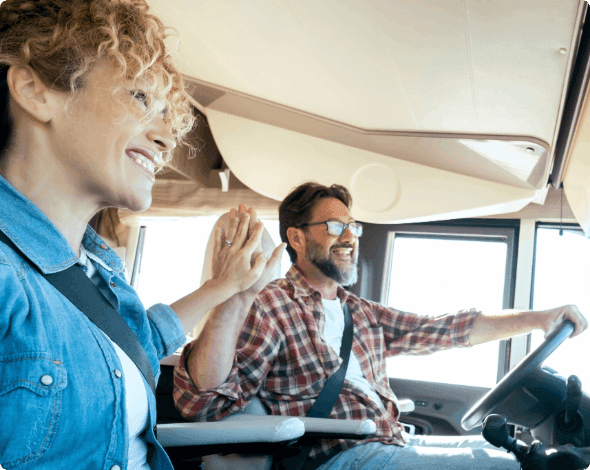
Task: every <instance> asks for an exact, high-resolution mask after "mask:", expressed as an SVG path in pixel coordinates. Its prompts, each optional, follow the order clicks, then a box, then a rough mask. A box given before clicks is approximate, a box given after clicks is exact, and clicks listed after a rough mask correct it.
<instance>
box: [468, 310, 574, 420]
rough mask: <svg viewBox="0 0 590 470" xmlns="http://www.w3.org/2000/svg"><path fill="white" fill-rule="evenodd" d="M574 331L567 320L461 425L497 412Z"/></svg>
mask: <svg viewBox="0 0 590 470" xmlns="http://www.w3.org/2000/svg"><path fill="white" fill-rule="evenodd" d="M573 331H574V324H573V323H572V322H571V321H569V320H565V321H564V322H563V323H561V324H560V325H559V326H558V327H557V328H555V330H553V332H551V334H550V335H549V336H547V338H546V339H545V341H543V343H541V344H540V345H539V346H538V347H537V348H536V349H535V350H534V351H531V352H530V353H529V354H528V355H527V356H526V357H525V358H524V359H523V360H522V361H520V363H519V364H518V365H517V366H516V367H515V368H514V369H512V370H511V371H510V372H509V373H508V374H506V375H505V376H504V377H503V378H502V380H500V382H498V383H497V384H496V386H495V387H494V388H492V389H491V390H490V391H489V392H488V393H486V394H485V395H484V396H483V397H482V398H481V399H480V400H479V401H478V402H477V403H476V404H475V405H473V406H472V407H471V408H470V409H469V410H468V411H467V413H465V414H464V415H463V419H462V420H461V426H462V427H463V429H466V430H470V429H473V428H474V427H475V426H477V425H479V424H481V423H482V421H483V420H484V419H485V417H486V416H487V415H489V414H491V413H494V412H496V408H497V407H498V406H499V405H500V404H501V403H502V402H503V401H504V400H506V399H507V398H508V397H509V396H510V394H512V393H513V392H515V391H516V390H517V389H518V388H520V387H521V386H522V385H523V384H524V382H525V381H526V379H527V378H528V377H530V376H531V375H532V374H533V373H534V372H535V371H536V370H537V369H538V368H539V367H540V366H541V364H543V361H545V359H547V358H548V357H549V356H550V355H551V353H553V351H555V350H556V349H557V347H558V346H559V345H560V344H561V343H563V342H564V341H565V340H566V339H567V338H568V337H569V336H570V335H571V334H572V333H573Z"/></svg>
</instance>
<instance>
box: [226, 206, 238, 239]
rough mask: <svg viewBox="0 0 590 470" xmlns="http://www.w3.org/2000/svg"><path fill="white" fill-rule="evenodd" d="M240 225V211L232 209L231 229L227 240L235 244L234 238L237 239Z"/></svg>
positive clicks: (230, 215) (230, 213)
mask: <svg viewBox="0 0 590 470" xmlns="http://www.w3.org/2000/svg"><path fill="white" fill-rule="evenodd" d="M239 223H240V219H239V217H238V211H237V210H236V209H234V208H232V209H231V210H230V211H229V229H228V231H227V240H229V241H230V242H232V243H233V241H234V238H236V232H237V231H238V225H239Z"/></svg>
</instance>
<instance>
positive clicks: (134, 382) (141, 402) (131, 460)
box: [80, 246, 150, 470]
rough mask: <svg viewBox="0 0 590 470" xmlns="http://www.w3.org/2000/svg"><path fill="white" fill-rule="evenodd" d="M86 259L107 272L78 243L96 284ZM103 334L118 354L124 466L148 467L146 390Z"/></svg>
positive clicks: (140, 469)
mask: <svg viewBox="0 0 590 470" xmlns="http://www.w3.org/2000/svg"><path fill="white" fill-rule="evenodd" d="M90 258H92V260H94V261H96V262H97V263H99V264H100V265H101V266H103V267H104V268H106V269H108V270H109V271H111V268H109V267H108V266H106V265H105V264H104V263H103V262H102V260H100V259H99V258H97V257H96V256H93V255H92V253H88V252H87V251H86V250H85V249H84V248H83V247H82V246H80V262H81V264H82V265H83V266H84V267H86V269H87V272H86V275H87V276H88V277H89V278H90V280H91V281H92V282H93V283H94V284H95V285H97V283H98V282H101V281H102V278H101V277H100V274H99V273H98V271H97V269H96V268H95V267H94V265H93V264H92V262H91V260H90ZM103 334H104V333H103ZM104 336H105V338H107V339H108V340H109V341H110V342H111V344H112V345H113V348H114V349H115V352H116V353H117V356H119V361H121V368H122V369H123V370H122V373H123V380H124V381H125V382H124V384H125V387H124V390H125V393H124V394H125V408H126V410H127V431H128V434H129V449H128V463H127V469H128V470H150V467H149V465H148V463H147V443H146V442H145V440H144V439H143V437H142V434H143V433H144V432H145V430H146V429H147V427H148V424H149V407H148V396H147V390H146V388H145V385H144V382H143V379H142V378H141V372H139V369H138V368H137V366H136V365H135V363H134V362H133V361H132V360H131V359H130V358H129V356H127V354H125V352H124V351H123V350H122V349H121V348H120V347H119V346H117V345H116V344H115V343H113V342H112V341H111V339H110V338H109V337H108V336H107V335H106V334H105V335H104Z"/></svg>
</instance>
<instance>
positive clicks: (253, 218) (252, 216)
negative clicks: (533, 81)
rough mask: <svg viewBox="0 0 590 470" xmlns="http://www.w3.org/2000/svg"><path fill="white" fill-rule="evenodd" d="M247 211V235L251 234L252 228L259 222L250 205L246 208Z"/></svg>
mask: <svg viewBox="0 0 590 470" xmlns="http://www.w3.org/2000/svg"><path fill="white" fill-rule="evenodd" d="M248 213H249V214H250V227H249V229H250V230H249V231H248V235H252V233H254V229H255V228H256V224H257V223H258V222H259V221H258V214H257V213H256V211H255V210H254V209H253V208H252V207H250V208H249V209H248Z"/></svg>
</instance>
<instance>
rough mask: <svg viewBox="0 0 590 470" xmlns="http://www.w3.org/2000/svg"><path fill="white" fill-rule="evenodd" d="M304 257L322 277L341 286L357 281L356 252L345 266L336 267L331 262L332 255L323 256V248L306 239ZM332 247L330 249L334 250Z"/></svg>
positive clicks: (350, 284)
mask: <svg viewBox="0 0 590 470" xmlns="http://www.w3.org/2000/svg"><path fill="white" fill-rule="evenodd" d="M306 244H307V248H306V253H305V255H306V257H307V259H308V261H309V262H310V263H312V264H313V265H314V266H315V267H316V268H318V269H319V270H320V271H321V272H322V273H323V274H324V275H326V276H328V277H329V278H330V279H333V280H334V281H336V282H337V283H338V284H340V285H341V286H352V285H353V284H355V283H356V281H357V280H358V266H357V259H356V256H355V255H356V252H355V251H354V247H352V248H353V252H352V256H354V257H353V258H351V262H350V263H349V264H348V265H347V266H338V265H337V264H336V263H334V261H332V253H331V252H329V253H328V256H326V255H325V254H324V251H325V250H324V247H323V246H322V245H320V244H319V243H317V242H315V241H314V240H310V239H309V238H308V239H306ZM335 247H336V246H333V247H332V248H335Z"/></svg>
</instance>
